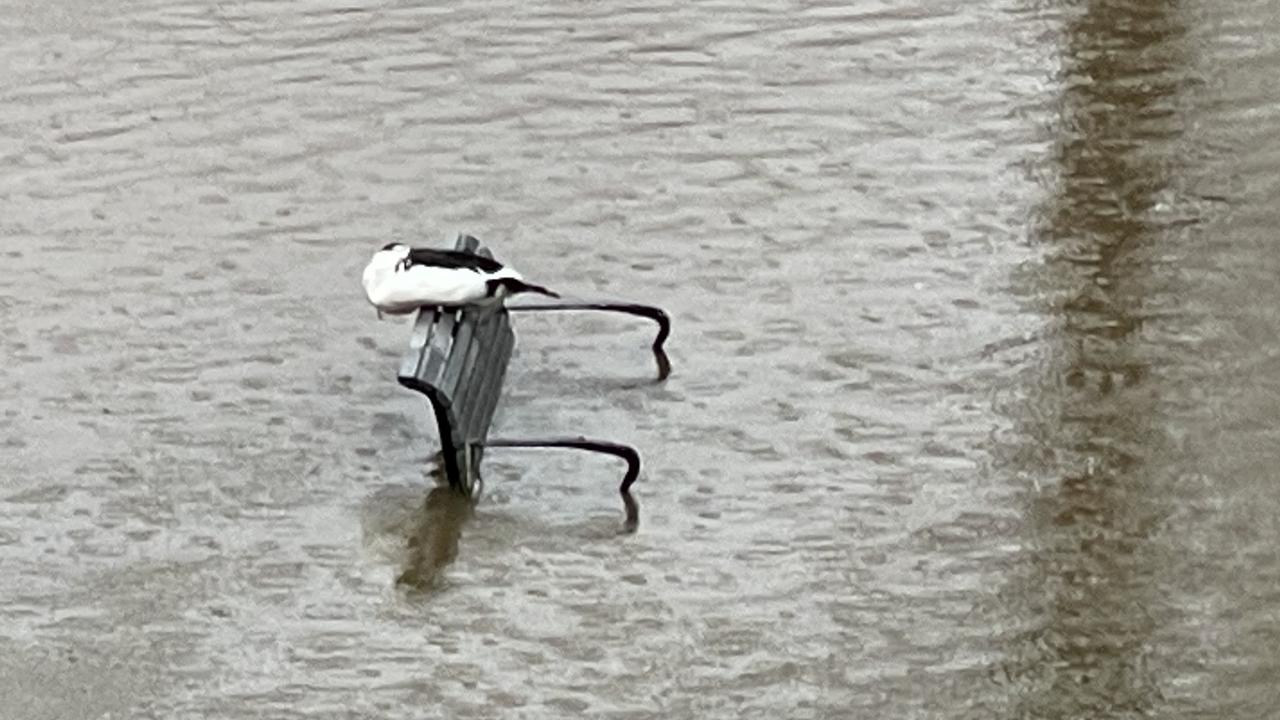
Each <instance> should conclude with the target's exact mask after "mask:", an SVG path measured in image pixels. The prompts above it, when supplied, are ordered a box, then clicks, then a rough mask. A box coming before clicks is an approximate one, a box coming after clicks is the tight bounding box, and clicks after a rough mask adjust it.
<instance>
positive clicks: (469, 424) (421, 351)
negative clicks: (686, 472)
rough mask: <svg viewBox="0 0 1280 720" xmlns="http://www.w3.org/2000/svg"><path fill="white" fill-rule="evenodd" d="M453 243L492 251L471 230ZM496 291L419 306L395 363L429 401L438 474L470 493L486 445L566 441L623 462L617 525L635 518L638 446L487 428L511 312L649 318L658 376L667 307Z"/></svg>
mask: <svg viewBox="0 0 1280 720" xmlns="http://www.w3.org/2000/svg"><path fill="white" fill-rule="evenodd" d="M455 249H457V250H461V251H463V252H470V253H475V254H477V255H481V256H483V257H489V258H491V257H493V254H492V253H490V252H489V250H488V249H486V248H484V247H482V246H481V245H480V242H479V241H478V240H477V239H476V238H474V237H472V236H470V235H460V236H459V237H458V240H457V243H456V244H455ZM504 300H505V298H504V297H503V294H501V291H500V294H499V295H498V296H497V297H495V298H494V299H492V300H490V301H485V302H483V303H478V304H474V305H466V306H462V307H447V308H437V307H423V308H421V309H419V311H418V315H417V318H416V320H415V321H414V325H413V332H412V334H411V336H410V339H409V349H408V351H407V352H406V353H405V355H404V357H403V359H402V360H401V363H400V370H399V373H398V375H397V379H398V380H399V382H400V384H401V385H403V386H405V387H406V388H409V389H410V390H414V391H417V392H420V393H422V394H423V395H425V396H426V397H427V399H428V400H429V401H430V402H431V407H432V410H433V411H434V414H435V419H436V428H437V430H438V432H439V436H440V450H441V456H442V461H443V465H444V471H445V476H446V477H447V478H448V481H449V485H450V486H451V487H452V488H453V489H454V490H455V491H458V492H461V493H464V494H466V495H468V496H474V495H475V493H476V490H477V487H478V486H479V484H480V472H479V468H480V461H481V459H482V458H483V456H484V451H485V449H486V448H494V447H506V448H565V449H575V450H586V451H591V452H598V453H605V454H608V455H613V456H615V457H619V458H622V459H623V460H625V461H626V462H627V472H626V474H625V475H624V476H623V479H622V483H621V485H619V487H618V491H619V493H620V494H621V495H622V501H623V506H624V508H625V511H626V522H625V525H624V528H625V529H626V530H628V531H634V530H635V528H636V527H637V526H638V524H639V506H638V504H637V503H636V501H635V499H634V498H633V497H632V496H631V485H632V484H633V483H635V481H636V479H637V478H638V477H639V475H640V453H639V452H638V451H636V449H635V448H633V447H631V446H629V445H624V444H621V443H616V442H611V441H607V440H595V439H588V438H585V437H581V436H577V437H553V438H535V439H490V438H489V428H490V425H491V424H492V422H493V416H494V412H495V411H496V410H497V406H498V402H499V400H500V399H501V396H502V383H503V380H504V379H505V377H506V372H507V365H508V364H509V363H510V361H511V353H512V350H513V349H514V347H515V333H514V331H513V330H512V327H511V313H512V312H535V311H563V310H597V311H607V312H622V313H626V314H630V315H637V316H640V317H645V318H648V319H650V320H653V321H654V322H656V323H657V324H658V334H657V336H656V337H655V339H654V342H653V346H652V349H653V353H654V359H655V362H656V363H657V366H658V379H657V381H658V382H661V381H663V380H665V379H666V378H667V376H668V375H669V374H670V372H671V363H670V360H669V359H668V358H667V355H666V352H665V350H664V349H663V345H664V344H665V342H666V340H667V337H668V336H669V335H670V334H671V321H670V319H669V318H668V316H667V314H666V312H664V311H663V310H661V309H660V308H657V307H653V306H650V305H642V304H638V303H631V302H620V301H619V302H614V301H577V300H547V301H539V302H536V303H527V304H520V305H506V304H505V302H504Z"/></svg>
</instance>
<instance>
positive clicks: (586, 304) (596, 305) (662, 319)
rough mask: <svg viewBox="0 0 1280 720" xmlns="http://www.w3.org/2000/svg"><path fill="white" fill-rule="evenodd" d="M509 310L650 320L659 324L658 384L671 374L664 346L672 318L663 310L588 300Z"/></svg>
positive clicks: (655, 342)
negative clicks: (617, 314)
mask: <svg viewBox="0 0 1280 720" xmlns="http://www.w3.org/2000/svg"><path fill="white" fill-rule="evenodd" d="M507 310H509V311H511V312H516V311H525V310H531V311H542V310H603V311H605V312H620V313H626V314H628V315H638V316H640V317H645V318H649V319H650V320H652V321H654V322H656V323H658V334H657V336H656V337H654V339H653V359H654V360H655V361H656V362H657V363H658V382H661V381H663V380H666V379H667V376H668V375H670V374H671V360H670V359H668V358H667V351H666V350H665V349H663V345H664V344H665V343H666V342H667V336H669V335H670V334H671V318H670V317H669V316H668V315H667V313H666V311H665V310H663V309H662V308H659V307H654V306H653V305H641V304H640V303H632V302H623V301H615V300H601V301H598V302H597V301H587V300H545V301H540V302H530V303H521V304H519V305H507Z"/></svg>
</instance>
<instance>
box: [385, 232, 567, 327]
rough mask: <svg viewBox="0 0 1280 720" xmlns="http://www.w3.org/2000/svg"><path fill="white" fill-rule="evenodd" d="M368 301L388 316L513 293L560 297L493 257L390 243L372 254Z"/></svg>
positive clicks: (462, 303) (465, 303) (479, 300)
mask: <svg viewBox="0 0 1280 720" xmlns="http://www.w3.org/2000/svg"><path fill="white" fill-rule="evenodd" d="M361 281H362V283H363V285H364V293H365V296H366V297H368V298H369V302H370V303H372V304H373V306H374V307H375V308H377V310H378V317H382V314H383V313H387V314H389V315H405V314H408V313H411V312H413V311H415V310H417V309H418V308H420V307H423V306H428V307H441V306H446V307H448V306H456V305H469V304H471V303H476V302H481V301H483V300H485V299H486V298H491V297H494V295H495V294H497V292H498V290H499V289H500V288H501V289H504V290H506V291H507V292H508V293H511V294H514V293H521V292H535V293H541V294H543V295H550V296H551V297H560V295H559V294H557V293H554V292H552V291H550V290H548V289H547V288H545V287H542V286H541V285H534V284H532V283H527V282H525V281H524V278H522V277H520V273H518V272H516V271H515V270H512V269H511V268H509V267H506V266H505V265H503V264H502V263H500V262H498V261H497V260H494V259H492V258H487V257H482V256H480V255H474V254H472V253H468V252H461V251H458V250H436V249H428V248H411V247H409V246H408V245H405V244H404V243H388V244H387V245H385V246H383V248H382V249H381V250H379V251H378V252H376V253H374V254H373V259H371V260H370V261H369V264H368V265H367V266H365V269H364V274H363V275H362V276H361Z"/></svg>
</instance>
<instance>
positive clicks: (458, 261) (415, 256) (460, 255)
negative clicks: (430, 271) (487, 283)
mask: <svg viewBox="0 0 1280 720" xmlns="http://www.w3.org/2000/svg"><path fill="white" fill-rule="evenodd" d="M408 264H409V266H413V265H433V266H435V267H445V268H467V269H468V270H475V271H478V272H487V273H494V272H497V271H499V270H501V269H502V263H500V262H498V261H497V260H493V259H491V258H487V257H481V256H479V255H473V254H471V253H468V252H459V251H457V250H433V249H429V248H413V249H412V250H410V251H409V262H408Z"/></svg>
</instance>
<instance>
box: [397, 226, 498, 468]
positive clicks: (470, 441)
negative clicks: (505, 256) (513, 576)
mask: <svg viewBox="0 0 1280 720" xmlns="http://www.w3.org/2000/svg"><path fill="white" fill-rule="evenodd" d="M455 248H456V249H458V250H462V251H465V252H471V253H476V254H478V255H483V256H484V257H493V255H492V254H491V253H490V252H489V251H488V250H487V249H485V248H483V247H481V246H480V243H479V241H478V240H476V239H475V238H474V237H471V236H469V235H462V236H460V237H459V238H458V242H457V244H456V246H455ZM514 345H515V334H514V333H513V332H512V330H511V318H510V315H508V313H507V310H506V308H505V307H504V306H503V305H502V303H500V302H499V303H492V304H485V305H468V306H465V307H461V308H424V309H422V310H419V311H418V317H417V320H416V321H415V322H414V326H413V335H412V336H411V338H410V341H409V351H408V352H407V353H405V356H404V358H403V360H402V361H401V363H400V372H399V374H398V377H397V379H398V380H399V381H400V384H401V385H404V386H405V387H407V388H409V389H411V390H416V391H418V392H420V393H422V394H424V395H426V396H427V397H428V398H429V399H430V400H431V406H432V408H433V410H434V411H435V416H436V424H437V426H438V427H439V431H440V449H441V454H442V455H443V458H444V468H445V474H446V475H447V477H448V478H449V484H450V485H453V486H454V487H456V488H458V489H460V490H462V491H464V492H467V493H470V492H471V485H472V482H473V481H474V479H475V475H476V468H478V467H479V463H480V458H481V455H482V453H483V444H484V442H485V440H486V437H487V434H488V432H489V425H490V423H491V422H492V421H493V413H494V411H495V410H496V409H497V407H498V400H499V399H500V398H501V396H502V381H503V378H504V377H505V376H506V373H507V364H508V363H509V362H510V361H511V351H512V348H513V347H514Z"/></svg>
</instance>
